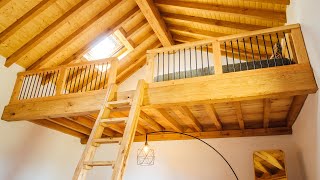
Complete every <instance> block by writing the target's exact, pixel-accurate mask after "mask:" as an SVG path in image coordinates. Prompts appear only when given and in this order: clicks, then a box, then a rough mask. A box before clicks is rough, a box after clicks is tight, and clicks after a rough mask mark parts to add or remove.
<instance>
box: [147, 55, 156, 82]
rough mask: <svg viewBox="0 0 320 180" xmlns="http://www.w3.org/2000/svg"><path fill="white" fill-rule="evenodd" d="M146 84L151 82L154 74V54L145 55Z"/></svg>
mask: <svg viewBox="0 0 320 180" xmlns="http://www.w3.org/2000/svg"><path fill="white" fill-rule="evenodd" d="M146 72H147V73H146V82H147V83H152V82H153V74H154V54H147V69H146Z"/></svg>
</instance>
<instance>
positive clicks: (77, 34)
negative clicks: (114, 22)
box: [27, 0, 125, 70]
mask: <svg viewBox="0 0 320 180" xmlns="http://www.w3.org/2000/svg"><path fill="white" fill-rule="evenodd" d="M122 3H125V1H122V0H116V1H114V2H112V3H111V4H110V5H109V6H108V7H106V8H105V9H104V10H102V11H101V12H100V13H98V14H97V15H96V16H94V17H93V18H91V19H90V20H89V21H88V22H86V23H85V24H84V25H82V26H81V27H79V28H78V29H77V30H76V31H75V32H73V33H72V34H71V35H69V36H68V37H67V38H65V39H64V40H63V41H61V42H60V43H59V44H57V45H56V46H55V47H54V48H52V49H51V50H50V51H48V52H47V53H46V54H44V55H43V56H42V57H41V58H40V59H38V60H37V61H35V62H34V63H33V64H32V65H31V66H29V67H28V68H27V70H33V69H40V68H41V67H42V66H43V65H45V64H46V63H47V61H48V60H50V58H52V57H54V56H55V55H56V54H58V53H59V52H60V51H61V50H63V49H64V48H66V47H68V46H69V45H70V44H71V43H72V42H73V41H74V40H76V39H78V38H79V37H81V36H82V35H83V34H85V33H86V32H87V31H88V30H89V29H90V28H92V27H93V26H94V25H95V22H97V21H98V20H100V19H101V18H102V17H103V16H104V15H105V14H106V13H108V12H109V11H111V10H112V9H113V8H115V7H117V6H121V5H122Z"/></svg>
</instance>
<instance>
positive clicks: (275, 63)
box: [269, 34, 277, 66]
mask: <svg viewBox="0 0 320 180" xmlns="http://www.w3.org/2000/svg"><path fill="white" fill-rule="evenodd" d="M269 37H270V42H271V48H272V53H273V61H274V66H277V61H276V56H275V55H276V54H275V53H274V49H273V46H274V45H273V42H272V37H271V34H269Z"/></svg>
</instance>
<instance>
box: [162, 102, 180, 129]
mask: <svg viewBox="0 0 320 180" xmlns="http://www.w3.org/2000/svg"><path fill="white" fill-rule="evenodd" d="M158 111H159V113H160V114H161V115H162V116H163V117H164V119H165V120H166V121H167V123H168V125H169V126H170V127H171V128H172V129H174V130H175V131H178V132H183V127H182V126H181V125H180V124H179V123H178V122H177V121H176V120H174V119H173V118H172V117H171V116H170V115H169V113H168V112H167V111H166V110H165V109H162V108H160V109H158Z"/></svg>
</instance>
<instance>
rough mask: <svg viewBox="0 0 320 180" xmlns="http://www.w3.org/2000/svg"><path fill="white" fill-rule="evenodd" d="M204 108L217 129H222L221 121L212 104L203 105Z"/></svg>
mask: <svg viewBox="0 0 320 180" xmlns="http://www.w3.org/2000/svg"><path fill="white" fill-rule="evenodd" d="M204 107H205V110H206V112H207V115H208V116H209V118H210V120H211V121H212V122H213V124H214V125H215V126H216V128H217V129H218V130H222V123H221V122H220V120H219V117H218V114H217V112H216V110H215V108H214V106H213V105H212V104H208V105H205V106H204Z"/></svg>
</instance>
